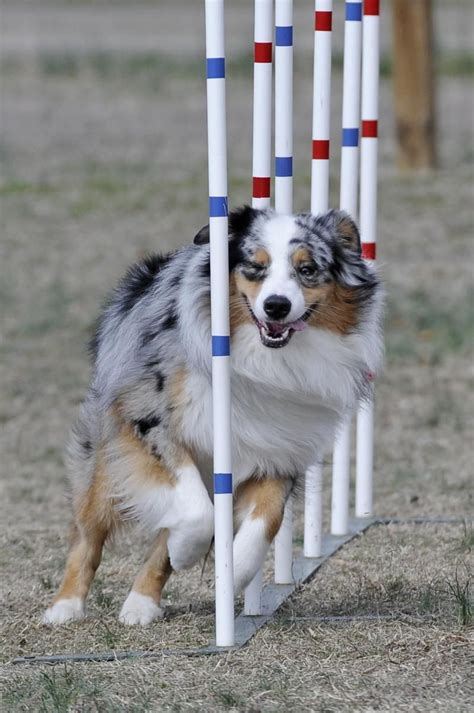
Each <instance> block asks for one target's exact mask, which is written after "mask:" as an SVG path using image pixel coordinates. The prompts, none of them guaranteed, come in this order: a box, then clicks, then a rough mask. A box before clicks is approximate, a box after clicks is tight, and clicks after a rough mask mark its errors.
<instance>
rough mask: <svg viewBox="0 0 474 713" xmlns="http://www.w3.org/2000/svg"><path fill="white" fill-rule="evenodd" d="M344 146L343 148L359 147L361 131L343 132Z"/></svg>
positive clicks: (345, 130) (349, 130) (347, 130)
mask: <svg viewBox="0 0 474 713" xmlns="http://www.w3.org/2000/svg"><path fill="white" fill-rule="evenodd" d="M342 145H343V146H358V145H359V129H343V130H342Z"/></svg>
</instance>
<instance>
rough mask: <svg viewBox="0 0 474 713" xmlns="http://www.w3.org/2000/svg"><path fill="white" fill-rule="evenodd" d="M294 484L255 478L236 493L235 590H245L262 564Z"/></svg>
mask: <svg viewBox="0 0 474 713" xmlns="http://www.w3.org/2000/svg"><path fill="white" fill-rule="evenodd" d="M290 490H291V481H290V480H288V479H275V478H252V479H250V480H247V481H246V482H245V483H242V484H241V485H239V487H238V488H237V490H236V493H235V506H234V507H235V520H236V526H237V527H238V529H237V533H236V535H235V537H234V590H235V593H236V594H238V593H239V592H241V591H242V589H244V588H245V587H246V586H247V584H249V582H251V580H252V579H253V577H254V576H255V574H256V573H257V572H258V570H259V569H260V567H261V566H262V564H263V561H264V559H265V555H266V554H267V551H268V548H269V547H270V544H271V543H272V541H273V538H274V537H275V535H276V534H277V532H278V530H279V529H280V525H281V523H282V520H283V511H284V507H285V502H286V499H287V497H288V494H289V492H290Z"/></svg>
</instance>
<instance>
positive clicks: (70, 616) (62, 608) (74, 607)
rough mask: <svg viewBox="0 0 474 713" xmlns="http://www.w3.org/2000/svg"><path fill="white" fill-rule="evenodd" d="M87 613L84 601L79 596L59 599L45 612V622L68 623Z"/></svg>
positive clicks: (81, 617)
mask: <svg viewBox="0 0 474 713" xmlns="http://www.w3.org/2000/svg"><path fill="white" fill-rule="evenodd" d="M84 615H85V611H84V602H83V601H82V599H79V597H71V598H70V599H59V601H57V602H56V603H55V604H53V606H51V607H49V609H46V611H45V613H44V614H43V624H66V623H67V622H68V621H78V620H79V619H83V618H84Z"/></svg>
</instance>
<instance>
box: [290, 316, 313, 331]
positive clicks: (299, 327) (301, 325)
mask: <svg viewBox="0 0 474 713" xmlns="http://www.w3.org/2000/svg"><path fill="white" fill-rule="evenodd" d="M288 326H289V327H291V329H294V330H295V332H302V331H303V329H306V327H307V326H308V324H307V323H306V322H305V321H304V319H297V320H296V322H291V324H289V325H288Z"/></svg>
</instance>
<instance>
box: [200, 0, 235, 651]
mask: <svg viewBox="0 0 474 713" xmlns="http://www.w3.org/2000/svg"><path fill="white" fill-rule="evenodd" d="M205 7H206V69H207V126H208V166H209V169H208V170H209V232H210V251H211V331H212V407H213V440H214V531H215V533H216V537H215V545H214V546H215V577H216V644H217V646H232V645H233V643H234V577H233V557H232V554H233V551H232V548H233V502H232V501H233V488H232V444H231V422H230V419H231V395H230V324H229V249H228V217H227V216H228V200H227V136H226V128H227V127H226V104H225V47H224V0H206V4H205Z"/></svg>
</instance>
